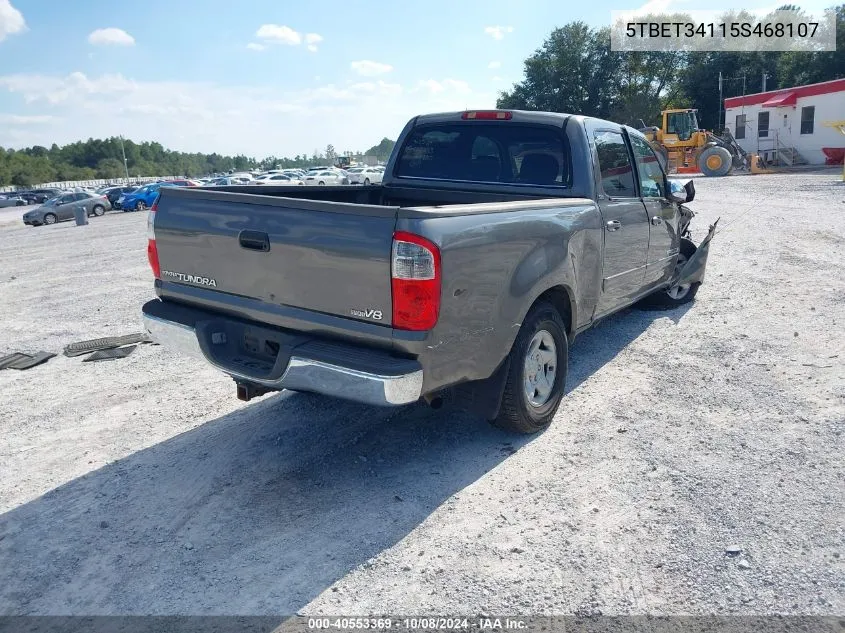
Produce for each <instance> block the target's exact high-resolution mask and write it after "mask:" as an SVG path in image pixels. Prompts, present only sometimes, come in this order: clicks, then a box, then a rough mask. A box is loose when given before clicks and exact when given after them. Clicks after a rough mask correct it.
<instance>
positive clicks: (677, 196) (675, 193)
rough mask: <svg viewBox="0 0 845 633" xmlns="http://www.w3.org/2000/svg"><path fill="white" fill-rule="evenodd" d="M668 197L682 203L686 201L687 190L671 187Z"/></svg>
mask: <svg viewBox="0 0 845 633" xmlns="http://www.w3.org/2000/svg"><path fill="white" fill-rule="evenodd" d="M669 199H670V200H671V201H672V202H677V203H679V204H683V203H684V202H686V201H687V192H686V190H685V189H680V190H677V189H673V190H672V191H670V192H669Z"/></svg>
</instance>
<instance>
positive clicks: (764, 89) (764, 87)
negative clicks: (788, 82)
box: [761, 72, 769, 92]
mask: <svg viewBox="0 0 845 633" xmlns="http://www.w3.org/2000/svg"><path fill="white" fill-rule="evenodd" d="M768 78H769V76H768V75H767V74H766V73H765V72H764V73H763V90H762V91H761V92H766V79H768Z"/></svg>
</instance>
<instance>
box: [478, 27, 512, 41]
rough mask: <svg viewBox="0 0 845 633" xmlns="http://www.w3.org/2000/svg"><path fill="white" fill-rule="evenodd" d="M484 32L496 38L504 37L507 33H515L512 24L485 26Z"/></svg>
mask: <svg viewBox="0 0 845 633" xmlns="http://www.w3.org/2000/svg"><path fill="white" fill-rule="evenodd" d="M484 32H485V33H487V35H489V36H490V37H492V38H493V39H494V40H501V39H504V37H505V34H506V33H513V27H512V26H485V27H484Z"/></svg>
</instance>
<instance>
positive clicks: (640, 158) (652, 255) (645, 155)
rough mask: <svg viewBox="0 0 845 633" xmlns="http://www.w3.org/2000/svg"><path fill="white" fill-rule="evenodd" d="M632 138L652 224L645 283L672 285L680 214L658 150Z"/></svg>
mask: <svg viewBox="0 0 845 633" xmlns="http://www.w3.org/2000/svg"><path fill="white" fill-rule="evenodd" d="M629 138H630V139H631V147H632V148H633V150H634V158H635V160H636V163H637V174H638V176H639V181H640V195H641V196H642V200H643V205H645V209H646V213H648V217H649V223H650V226H649V229H650V233H649V245H648V262H647V264H646V271H645V278H644V280H643V282H644V284H645V285H646V286H655V285H658V284H661V283H663V282H664V281H669V279H670V278H671V276H672V271H673V270H674V267H675V259H676V258H677V254H678V249H679V247H680V235H678V214H677V213H676V211H675V205H674V203H672V202H671V201H670V200H669V199H668V198H667V197H666V196H667V191H666V175H665V174H664V173H663V168H662V167H661V166H660V161H659V160H658V159H657V155H656V154H655V153H654V150H652V149H651V146H649V144H648V142H646V141H645V140H644V139H642V138H640V137H638V136H636V135H635V134H630V135H629Z"/></svg>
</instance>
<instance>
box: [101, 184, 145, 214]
mask: <svg viewBox="0 0 845 633" xmlns="http://www.w3.org/2000/svg"><path fill="white" fill-rule="evenodd" d="M136 189H137V187H134V186H131V185H124V186H122V187H106V188H104V189H102V190H100V194H102V195H104V196H105V197H106V198H108V199H109V202H110V203H111V206H112V209H119V208H120V203H119V202H118V200H120V197H121V196H124V195H126V194H127V193H132V192H133V191H135V190H136Z"/></svg>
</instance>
